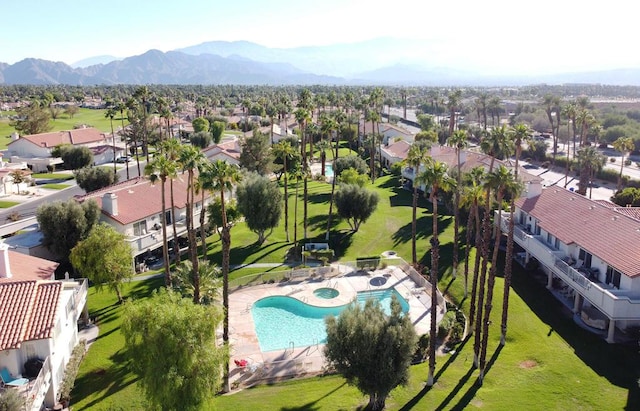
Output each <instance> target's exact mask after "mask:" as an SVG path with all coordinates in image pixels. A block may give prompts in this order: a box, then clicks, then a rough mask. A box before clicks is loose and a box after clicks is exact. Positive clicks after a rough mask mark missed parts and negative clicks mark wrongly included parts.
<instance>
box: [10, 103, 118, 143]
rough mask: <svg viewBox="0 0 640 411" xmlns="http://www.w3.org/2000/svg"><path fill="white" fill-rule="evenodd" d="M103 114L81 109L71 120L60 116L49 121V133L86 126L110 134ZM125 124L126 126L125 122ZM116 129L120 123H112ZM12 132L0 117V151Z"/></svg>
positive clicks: (109, 126) (65, 116) (64, 115)
mask: <svg viewBox="0 0 640 411" xmlns="http://www.w3.org/2000/svg"><path fill="white" fill-rule="evenodd" d="M105 112H106V110H93V109H89V108H81V109H80V110H79V111H78V113H77V114H76V115H75V116H73V118H69V116H67V115H66V114H61V115H60V116H59V117H58V119H57V120H51V121H50V124H51V126H52V127H53V128H52V129H51V131H60V130H71V129H73V128H74V127H75V126H77V125H82V124H86V125H87V126H91V127H95V128H97V129H98V130H101V131H104V132H111V124H110V121H109V119H108V118H105V117H104V114H105ZM1 114H2V115H3V116H6V115H7V112H2V113H1ZM13 114H15V113H13ZM125 124H127V121H126V120H125ZM118 127H120V122H119V121H114V122H113V128H114V129H115V130H117V129H118ZM14 131H15V129H14V128H13V127H11V125H9V120H8V118H7V117H0V150H3V149H5V148H6V147H7V144H9V143H10V142H11V134H13V132H14Z"/></svg>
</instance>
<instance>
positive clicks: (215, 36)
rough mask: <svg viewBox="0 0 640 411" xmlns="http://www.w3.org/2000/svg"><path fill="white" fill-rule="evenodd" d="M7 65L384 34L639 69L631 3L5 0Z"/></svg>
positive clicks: (470, 59)
mask: <svg viewBox="0 0 640 411" xmlns="http://www.w3.org/2000/svg"><path fill="white" fill-rule="evenodd" d="M0 13H1V14H0V15H1V16H2V23H1V24H0V62H5V63H15V62H16V61H19V60H22V59H24V58H27V57H37V58H43V59H47V60H54V61H64V62H65V63H69V64H71V63H74V62H76V61H78V60H81V59H84V58H87V57H93V56H99V55H105V54H108V55H113V56H116V57H128V56H131V55H136V54H142V53H144V52H145V51H147V50H149V49H159V50H162V51H168V50H172V49H175V48H180V47H186V46H191V45H195V44H199V43H202V42H205V41H213V40H248V41H252V42H255V43H258V44H262V45H264V46H269V47H295V46H303V45H325V44H333V43H344V42H356V41H360V40H366V39H371V38H376V37H385V36H390V37H396V38H413V39H425V40H432V41H437V42H439V44H440V46H439V47H437V50H439V51H438V53H437V54H438V55H437V56H434V60H437V61H440V62H444V63H446V64H451V65H456V64H458V65H460V64H463V65H464V66H465V68H470V67H478V68H480V69H483V70H495V71H500V72H514V73H519V72H528V71H533V70H544V71H556V72H557V71H558V70H575V69H581V70H585V71H586V70H590V69H598V68H616V67H622V68H624V67H631V66H640V53H638V46H637V45H636V42H635V41H634V40H636V39H637V38H639V37H640V35H638V31H637V16H636V9H635V6H633V3H630V2H628V1H622V0H609V1H606V2H584V1H572V0H536V1H531V2H523V1H513V0H509V1H507V0H483V1H479V0H457V1H448V2H444V1H439V2H435V1H429V0H396V1H384V2H376V1H371V0H323V1H307V0H244V1H232V0H174V1H171V2H170V1H166V0H109V1H103V2H96V1H89V0H57V1H52V0H16V1H13V0H2V6H1V7H0Z"/></svg>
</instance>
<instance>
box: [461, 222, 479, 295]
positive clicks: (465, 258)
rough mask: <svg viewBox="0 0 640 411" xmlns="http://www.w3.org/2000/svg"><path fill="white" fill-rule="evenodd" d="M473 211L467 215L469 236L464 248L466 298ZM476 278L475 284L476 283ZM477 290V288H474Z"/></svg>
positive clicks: (466, 293)
mask: <svg viewBox="0 0 640 411" xmlns="http://www.w3.org/2000/svg"><path fill="white" fill-rule="evenodd" d="M473 217H474V215H473V212H472V210H469V217H467V238H466V241H467V242H466V244H467V245H466V247H465V249H464V298H467V295H468V290H469V254H470V251H471V233H472V231H473ZM476 279H477V278H474V285H475V283H476ZM474 291H475V290H474Z"/></svg>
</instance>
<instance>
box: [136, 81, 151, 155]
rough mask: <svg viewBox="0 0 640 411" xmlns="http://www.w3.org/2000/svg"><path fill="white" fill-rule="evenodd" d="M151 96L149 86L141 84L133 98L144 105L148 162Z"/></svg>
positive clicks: (143, 143) (144, 138)
mask: <svg viewBox="0 0 640 411" xmlns="http://www.w3.org/2000/svg"><path fill="white" fill-rule="evenodd" d="M150 97H151V93H150V92H149V88H148V87H147V86H140V87H138V88H137V89H136V90H135V91H134V92H133V98H134V99H136V100H138V101H139V102H140V105H141V106H142V119H143V123H142V127H143V134H142V145H143V150H144V153H145V155H146V157H147V162H149V130H148V129H147V126H148V124H147V119H148V118H149V105H150V101H149V100H150ZM136 149H137V147H136Z"/></svg>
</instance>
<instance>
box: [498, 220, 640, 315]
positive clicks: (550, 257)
mask: <svg viewBox="0 0 640 411" xmlns="http://www.w3.org/2000/svg"><path fill="white" fill-rule="evenodd" d="M500 227H501V229H502V231H503V232H505V233H508V230H509V217H505V216H504V215H503V216H502V221H501V224H500ZM513 234H514V235H513V238H514V241H515V242H516V243H518V244H519V245H520V246H522V248H524V249H525V250H527V251H528V252H529V254H531V255H532V256H533V257H535V259H536V260H538V262H540V263H541V264H544V265H545V266H546V267H548V268H549V269H550V270H552V271H553V273H554V274H555V275H556V276H557V277H559V278H560V279H562V280H563V281H564V282H565V283H566V284H568V285H570V286H571V287H572V288H574V289H575V290H576V291H577V292H578V293H580V294H581V295H582V296H583V297H584V298H585V299H587V300H588V301H589V302H590V303H591V304H592V305H594V306H596V307H597V308H598V309H599V310H600V311H602V312H603V313H604V314H606V315H607V316H608V317H609V318H612V319H616V320H618V319H620V320H624V319H638V318H640V296H637V295H633V294H632V292H631V291H628V290H610V289H606V288H604V285H603V284H600V283H598V282H594V281H591V280H590V279H589V278H587V277H585V276H584V275H583V274H582V273H581V272H579V271H578V270H576V269H575V268H573V267H571V266H570V265H569V264H567V263H566V262H564V261H563V259H562V258H563V257H565V256H564V254H563V253H562V252H561V251H557V250H552V249H550V248H549V247H548V246H547V244H546V243H545V242H544V241H543V240H542V238H541V237H540V236H534V235H532V234H529V233H527V232H525V231H524V230H522V228H521V227H519V226H518V225H516V226H514V232H513Z"/></svg>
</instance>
